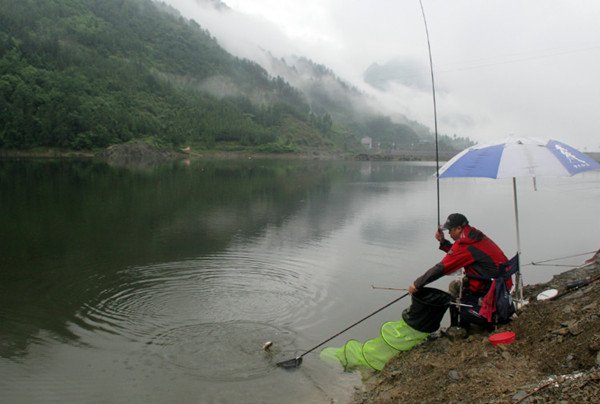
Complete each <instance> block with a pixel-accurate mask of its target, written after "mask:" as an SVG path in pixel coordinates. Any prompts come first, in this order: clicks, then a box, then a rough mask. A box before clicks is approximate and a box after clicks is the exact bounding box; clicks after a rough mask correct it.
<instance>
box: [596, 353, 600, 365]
mask: <svg viewBox="0 0 600 404" xmlns="http://www.w3.org/2000/svg"><path fill="white" fill-rule="evenodd" d="M596 365H598V366H600V352H598V355H596Z"/></svg>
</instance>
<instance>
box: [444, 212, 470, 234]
mask: <svg viewBox="0 0 600 404" xmlns="http://www.w3.org/2000/svg"><path fill="white" fill-rule="evenodd" d="M468 224H469V221H468V220H467V218H466V217H465V215H461V214H460V213H452V214H451V215H450V216H448V219H446V223H444V225H443V226H442V229H444V230H450V229H452V228H453V227H457V226H461V227H464V226H466V225H468Z"/></svg>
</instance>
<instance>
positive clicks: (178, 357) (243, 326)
mask: <svg viewBox="0 0 600 404" xmlns="http://www.w3.org/2000/svg"><path fill="white" fill-rule="evenodd" d="M266 341H272V342H273V346H272V347H271V349H270V350H269V351H265V350H263V348H262V347H263V344H264V343H265V342H266ZM293 341H294V338H293V335H292V333H291V332H290V331H288V330H285V329H281V328H277V327H275V326H272V325H268V324H263V323H255V322H247V321H229V322H223V323H201V324H191V325H183V326H179V327H175V328H171V329H169V330H167V331H165V332H162V333H160V334H158V335H156V336H155V337H154V338H152V339H151V340H150V341H148V343H147V346H148V349H150V350H152V352H153V353H154V354H156V355H158V356H160V357H161V358H163V360H164V361H165V362H166V363H168V364H170V365H172V366H175V367H177V368H180V369H183V370H184V371H185V372H186V373H188V374H190V375H192V376H195V377H198V378H202V379H206V380H214V381H236V380H248V379H256V378H261V377H264V376H266V375H267V374H269V373H270V372H272V371H273V370H274V369H276V365H275V364H276V363H277V362H278V361H281V360H283V359H287V356H290V357H293V356H294V353H295V347H294V346H293ZM284 356H285V357H286V358H284ZM282 358H283V359H282Z"/></svg>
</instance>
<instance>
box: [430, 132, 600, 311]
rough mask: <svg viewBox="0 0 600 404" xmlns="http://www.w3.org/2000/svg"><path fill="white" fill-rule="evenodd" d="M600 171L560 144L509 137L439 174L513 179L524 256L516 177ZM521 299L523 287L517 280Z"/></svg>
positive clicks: (469, 152)
mask: <svg viewBox="0 0 600 404" xmlns="http://www.w3.org/2000/svg"><path fill="white" fill-rule="evenodd" d="M596 169H600V164H598V162H596V161H595V160H593V159H592V158H591V157H589V156H587V155H585V154H583V153H582V152H580V151H578V150H577V149H575V148H573V147H571V146H569V145H567V144H565V143H562V142H559V141H557V140H540V139H534V138H525V137H513V136H511V137H508V138H506V139H502V140H500V141H496V142H492V143H486V144H481V145H475V146H472V147H469V148H468V149H466V150H463V151H462V152H460V153H459V154H457V155H456V156H455V157H453V158H452V159H451V160H450V161H448V162H447V163H446V164H444V165H443V166H442V167H441V168H440V170H439V173H438V175H439V178H457V177H484V178H511V177H512V179H513V193H514V205H515V218H516V230H517V253H518V254H520V253H521V240H520V235H519V209H518V205H517V183H516V180H515V178H516V177H563V176H572V175H575V174H579V173H582V172H584V171H589V170H596ZM517 286H518V287H519V291H520V295H521V296H520V297H521V300H523V295H522V293H523V289H522V287H523V284H522V278H521V276H520V275H518V277H517Z"/></svg>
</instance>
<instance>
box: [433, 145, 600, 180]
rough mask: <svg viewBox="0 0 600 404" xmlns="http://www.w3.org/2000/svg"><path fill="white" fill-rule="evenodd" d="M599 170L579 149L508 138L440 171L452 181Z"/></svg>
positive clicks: (465, 153)
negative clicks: (457, 179) (451, 178)
mask: <svg viewBox="0 0 600 404" xmlns="http://www.w3.org/2000/svg"><path fill="white" fill-rule="evenodd" d="M598 168H600V164H598V163H597V162H596V161H594V160H593V159H591V158H590V157H589V156H587V155H585V154H583V153H581V152H580V151H578V150H577V149H575V148H573V147H571V146H569V145H567V144H565V143H562V142H559V141H556V140H539V139H533V138H524V137H512V136H511V137H509V138H506V139H503V140H501V141H498V142H493V143H487V144H481V145H475V146H473V147H469V148H468V149H466V150H463V151H462V152H460V153H459V154H457V155H456V156H455V157H454V158H452V160H450V161H449V162H447V163H446V164H444V166H443V167H442V168H440V172H439V175H440V178H450V177H487V178H511V177H512V178H515V177H563V176H571V175H575V174H579V173H582V172H584V171H589V170H595V169H598Z"/></svg>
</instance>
